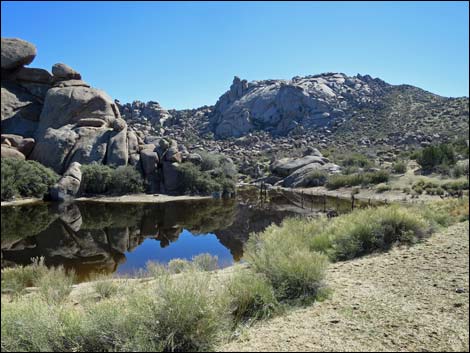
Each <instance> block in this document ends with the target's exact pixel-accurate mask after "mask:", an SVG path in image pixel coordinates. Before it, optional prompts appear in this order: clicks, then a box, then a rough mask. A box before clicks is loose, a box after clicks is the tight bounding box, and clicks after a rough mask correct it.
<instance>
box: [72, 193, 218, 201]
mask: <svg viewBox="0 0 470 353" xmlns="http://www.w3.org/2000/svg"><path fill="white" fill-rule="evenodd" d="M210 199H212V196H189V195H180V196H170V195H164V194H132V195H122V196H105V195H103V196H91V197H78V198H76V199H74V201H77V202H99V203H165V202H172V201H198V200H210Z"/></svg>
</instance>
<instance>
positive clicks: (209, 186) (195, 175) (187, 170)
mask: <svg viewBox="0 0 470 353" xmlns="http://www.w3.org/2000/svg"><path fill="white" fill-rule="evenodd" d="M178 172H179V173H180V177H181V178H180V180H181V183H180V191H181V192H182V193H197V194H211V193H212V192H224V191H226V192H233V191H235V181H234V179H232V178H230V177H228V176H226V175H225V174H224V170H223V168H216V169H215V170H213V173H210V172H206V171H203V170H201V169H200V167H198V166H196V165H194V164H193V163H191V162H185V163H182V164H181V165H180V166H179V167H178Z"/></svg>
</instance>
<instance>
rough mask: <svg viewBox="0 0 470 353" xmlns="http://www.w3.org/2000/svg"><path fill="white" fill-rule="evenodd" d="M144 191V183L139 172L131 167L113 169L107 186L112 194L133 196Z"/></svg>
mask: <svg viewBox="0 0 470 353" xmlns="http://www.w3.org/2000/svg"><path fill="white" fill-rule="evenodd" d="M143 191H144V181H143V179H142V176H141V175H140V174H139V172H138V171H137V170H136V169H135V168H134V167H132V166H121V167H117V168H116V169H114V171H113V173H112V175H111V181H110V184H109V192H110V193H112V194H117V195H123V194H135V193H139V192H143Z"/></svg>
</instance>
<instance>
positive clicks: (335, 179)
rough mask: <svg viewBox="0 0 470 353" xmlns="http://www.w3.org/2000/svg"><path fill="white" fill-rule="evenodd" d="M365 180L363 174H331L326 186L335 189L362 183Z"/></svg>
mask: <svg viewBox="0 0 470 353" xmlns="http://www.w3.org/2000/svg"><path fill="white" fill-rule="evenodd" d="M363 182H364V176H363V175H362V174H348V175H331V176H330V177H329V178H328V182H327V183H326V187H327V188H328V189H330V190H334V189H339V188H341V187H347V186H356V185H361V184H362V183H363Z"/></svg>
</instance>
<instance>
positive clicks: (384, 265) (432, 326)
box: [219, 222, 469, 351]
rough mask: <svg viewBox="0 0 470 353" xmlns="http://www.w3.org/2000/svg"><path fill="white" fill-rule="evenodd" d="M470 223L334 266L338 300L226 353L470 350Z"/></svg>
mask: <svg viewBox="0 0 470 353" xmlns="http://www.w3.org/2000/svg"><path fill="white" fill-rule="evenodd" d="M468 232H469V223H468V222H465V223H460V224H457V225H454V226H452V227H450V228H448V229H446V230H444V231H442V232H440V233H436V234H435V235H433V236H432V237H431V238H429V239H428V240H426V241H424V242H422V243H420V244H417V245H415V246H413V247H401V248H396V249H393V250H392V251H390V252H389V253H385V254H379V255H373V256H367V257H364V258H361V259H357V260H352V261H347V262H341V263H336V264H332V265H331V266H330V268H329V270H328V274H327V279H326V280H327V283H328V284H329V286H330V288H331V289H332V290H333V293H332V295H331V298H329V299H327V300H325V301H323V302H321V303H316V304H314V305H313V306H310V307H305V308H300V309H296V310H293V311H291V312H289V313H288V314H286V315H283V316H279V317H277V318H274V319H271V320H269V321H266V322H261V323H258V324H256V325H254V326H253V327H251V328H247V329H245V330H244V331H242V332H241V334H240V335H239V337H238V338H237V339H236V340H234V341H232V342H230V343H229V344H226V345H224V346H222V347H219V350H221V351H468V350H469V314H468V310H469V294H468V292H469V277H468V276H469V235H468Z"/></svg>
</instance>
